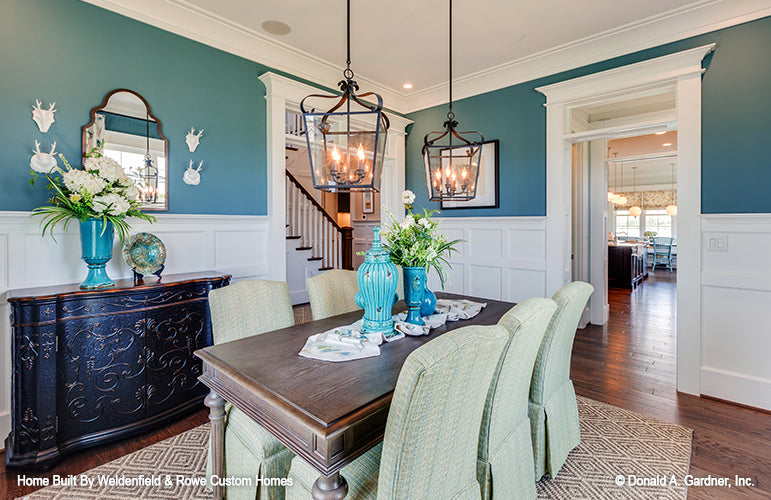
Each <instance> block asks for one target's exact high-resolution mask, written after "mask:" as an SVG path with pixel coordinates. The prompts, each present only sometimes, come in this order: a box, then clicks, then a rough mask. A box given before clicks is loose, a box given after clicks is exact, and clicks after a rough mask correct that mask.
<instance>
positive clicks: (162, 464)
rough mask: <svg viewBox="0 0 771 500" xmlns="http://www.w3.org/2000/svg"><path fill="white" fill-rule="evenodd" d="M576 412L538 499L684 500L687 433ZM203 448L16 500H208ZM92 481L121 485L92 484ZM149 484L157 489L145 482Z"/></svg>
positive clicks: (150, 450) (184, 444) (156, 453)
mask: <svg viewBox="0 0 771 500" xmlns="http://www.w3.org/2000/svg"><path fill="white" fill-rule="evenodd" d="M578 414H579V419H580V421H581V438H582V441H581V445H579V446H578V447H577V448H576V449H575V450H573V451H572V452H571V453H570V456H569V457H568V460H567V462H566V463H565V465H564V466H563V468H562V470H561V471H560V472H559V474H557V477H556V478H555V479H549V478H546V479H543V480H541V481H539V482H538V484H537V487H538V498H539V499H560V500H563V499H614V500H615V499H647V498H650V499H653V498H655V499H683V498H685V496H686V486H685V485H684V484H683V478H684V477H685V475H686V474H688V467H689V462H690V457H691V434H692V431H691V430H690V429H686V428H685V427H681V426H679V425H674V424H668V423H665V422H661V421H658V420H654V419H652V418H648V417H644V416H642V415H639V414H637V413H633V412H630V411H627V410H624V409H621V408H617V407H615V406H610V405H607V404H604V403H600V402H597V401H594V400H591V399H587V398H582V397H579V398H578ZM208 442H209V426H208V424H204V425H202V426H200V427H196V428H195V429H192V430H189V431H187V432H183V433H182V434H179V435H178V436H174V437H172V438H169V439H166V440H165V441H161V442H159V443H156V444H154V445H151V446H148V447H147V448H143V449H141V450H139V451H136V452H134V453H131V454H129V455H126V456H124V457H121V458H119V459H117V460H113V461H112V462H109V463H107V464H105V465H102V466H99V467H96V468H94V469H91V470H89V471H87V472H85V473H84V474H85V475H86V476H87V477H88V478H90V479H93V480H94V482H93V484H92V485H90V486H89V485H81V483H83V482H86V481H87V480H84V479H82V478H81V477H80V476H77V478H76V479H75V481H74V483H75V484H66V485H58V486H48V487H46V488H43V489H41V490H38V491H36V492H34V493H31V494H29V495H27V496H25V497H21V500H38V499H40V500H43V499H45V500H88V499H102V500H113V499H114V500H126V499H127V498H130V499H132V500H135V499H136V500H180V499H184V500H204V499H206V500H208V499H211V492H210V491H207V490H206V489H205V487H204V486H203V485H202V484H201V483H202V482H203V480H204V478H205V469H206V447H207V445H208ZM177 476H180V477H181V478H184V479H183V480H181V481H177V479H176V478H177ZM167 477H168V480H167ZM619 477H620V478H623V483H624V484H620V483H621V482H622V481H621V480H620V479H618V478H619ZM672 478H674V479H675V481H676V482H677V484H674V483H673V482H672ZM64 479H66V478H64ZM100 479H101V480H102V481H109V480H111V479H112V480H113V481H118V482H121V483H122V484H117V485H115V484H113V485H106V484H104V485H99V480H100ZM630 480H631V481H632V482H633V483H635V484H633V485H630V484H629V482H630ZM153 481H154V482H156V483H159V484H148V483H152V482H153ZM662 482H663V484H662ZM126 483H130V484H126ZM131 483H133V484H131ZM166 483H169V484H166Z"/></svg>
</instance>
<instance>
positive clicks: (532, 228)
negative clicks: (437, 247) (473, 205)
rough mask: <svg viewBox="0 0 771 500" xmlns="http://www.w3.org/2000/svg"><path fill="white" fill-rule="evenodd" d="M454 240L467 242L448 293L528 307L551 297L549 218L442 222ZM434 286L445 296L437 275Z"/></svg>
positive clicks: (432, 278) (454, 261)
mask: <svg viewBox="0 0 771 500" xmlns="http://www.w3.org/2000/svg"><path fill="white" fill-rule="evenodd" d="M439 227H440V229H441V230H442V231H443V233H444V234H445V236H446V237H447V238H448V239H457V238H461V239H463V240H465V243H463V244H461V245H459V246H458V250H459V253H457V254H453V255H452V257H451V258H450V263H451V264H452V266H453V269H452V270H451V271H450V272H449V276H450V278H449V282H448V283H446V284H445V290H446V291H448V292H454V293H462V294H468V295H474V296H477V297H482V298H487V299H498V300H509V301H512V302H518V301H522V300H524V299H527V298H529V297H543V296H544V293H545V291H546V255H545V248H546V218H545V217H457V218H443V219H441V223H440V226H439ZM429 286H430V287H431V289H432V290H440V289H441V286H440V285H439V278H438V277H437V276H436V274H435V273H433V272H432V273H431V276H430V278H429Z"/></svg>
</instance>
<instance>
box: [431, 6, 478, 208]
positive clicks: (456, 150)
mask: <svg viewBox="0 0 771 500" xmlns="http://www.w3.org/2000/svg"><path fill="white" fill-rule="evenodd" d="M449 1H450V64H449V67H450V104H449V110H448V111H447V121H445V122H444V124H443V127H444V130H443V131H441V132H429V133H428V134H426V136H425V138H424V139H423V163H424V166H425V168H426V186H427V187H428V198H429V200H430V201H468V200H471V199H473V198H474V197H475V196H476V192H477V180H478V178H479V165H480V163H481V161H482V143H483V142H484V141H485V138H484V137H482V134H480V133H479V132H459V131H458V122H457V121H456V120H455V113H453V111H452V0H449Z"/></svg>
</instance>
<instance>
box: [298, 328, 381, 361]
mask: <svg viewBox="0 0 771 500" xmlns="http://www.w3.org/2000/svg"><path fill="white" fill-rule="evenodd" d="M354 325H355V324H354ZM354 325H350V326H343V327H339V328H333V329H332V330H329V331H326V332H323V333H317V334H316V335H311V336H310V337H308V340H307V341H306V342H305V345H304V346H303V348H302V350H301V351H300V356H302V357H304V358H312V359H319V360H322V361H335V362H337V361H350V360H352V359H362V358H370V357H373V356H380V347H378V346H379V345H380V344H381V343H382V341H383V336H382V335H380V334H369V335H363V334H362V333H361V332H360V331H359V329H358V328H356V327H355V326H354Z"/></svg>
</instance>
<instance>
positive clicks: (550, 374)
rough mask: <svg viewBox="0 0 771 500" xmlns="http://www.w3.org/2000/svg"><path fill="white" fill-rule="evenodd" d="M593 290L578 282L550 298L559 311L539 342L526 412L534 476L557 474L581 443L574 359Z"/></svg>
mask: <svg viewBox="0 0 771 500" xmlns="http://www.w3.org/2000/svg"><path fill="white" fill-rule="evenodd" d="M593 291H594V287H593V286H592V285H590V284H589V283H584V282H583V281H574V282H573V283H570V284H568V285H565V286H564V287H562V288H561V289H560V290H557V293H555V294H554V296H553V297H552V300H554V302H556V304H557V310H556V312H555V313H554V316H553V317H552V318H551V322H550V323H549V327H548V328H547V330H546V335H545V336H544V338H543V341H542V342H541V347H540V349H539V351H538V357H537V358H536V361H535V367H534V368H533V380H532V382H531V383H530V407H529V412H528V413H529V416H530V427H531V430H532V438H533V456H534V459H535V479H536V480H539V479H541V477H542V476H543V475H544V474H545V473H547V472H548V473H549V476H551V477H552V478H554V477H555V476H556V475H557V473H558V472H559V470H560V469H561V468H562V465H563V464H564V463H565V460H566V459H567V456H568V453H570V450H572V449H573V448H575V447H576V446H578V445H579V444H580V443H581V430H580V429H579V425H578V406H577V404H576V392H575V390H574V389H573V382H572V381H571V380H570V357H571V354H572V351H573V339H574V337H575V335H576V328H578V322H579V320H580V319H581V314H583V312H584V308H585V307H586V303H587V302H588V300H589V296H591V295H592V292H593Z"/></svg>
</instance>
